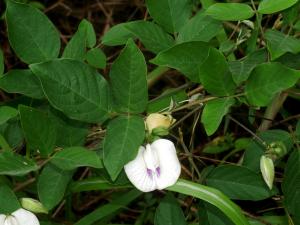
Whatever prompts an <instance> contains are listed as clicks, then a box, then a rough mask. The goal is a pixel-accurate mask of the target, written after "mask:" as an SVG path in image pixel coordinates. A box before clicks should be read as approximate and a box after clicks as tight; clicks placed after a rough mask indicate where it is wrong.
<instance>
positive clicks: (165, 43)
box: [102, 20, 174, 53]
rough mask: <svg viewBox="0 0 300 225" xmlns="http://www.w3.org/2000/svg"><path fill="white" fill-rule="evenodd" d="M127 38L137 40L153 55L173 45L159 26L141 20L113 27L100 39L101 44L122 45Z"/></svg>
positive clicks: (171, 40)
mask: <svg viewBox="0 0 300 225" xmlns="http://www.w3.org/2000/svg"><path fill="white" fill-rule="evenodd" d="M129 38H138V39H139V40H140V41H141V42H142V43H143V45H144V46H145V47H146V49H148V50H149V51H152V52H153V53H158V52H160V51H162V50H165V49H167V48H169V47H171V46H172V45H174V39H173V38H172V37H171V36H170V35H169V34H168V33H166V32H165V31H164V30H163V29H162V28H161V27H160V26H158V25H156V24H155V23H153V22H149V21H143V20H140V21H139V20H137V21H132V22H128V23H121V24H118V25H116V26H113V27H112V28H111V29H110V30H109V31H108V32H106V33H105V34H104V36H103V37H102V44H104V45H108V46H115V45H123V44H126V43H127V41H128V39H129Z"/></svg>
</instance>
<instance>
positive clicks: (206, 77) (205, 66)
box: [199, 48, 236, 96]
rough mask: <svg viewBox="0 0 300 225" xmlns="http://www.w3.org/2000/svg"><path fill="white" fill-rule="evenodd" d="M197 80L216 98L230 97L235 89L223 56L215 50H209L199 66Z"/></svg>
mask: <svg viewBox="0 0 300 225" xmlns="http://www.w3.org/2000/svg"><path fill="white" fill-rule="evenodd" d="M199 79H200V81H201V83H202V84H203V86H204V88H205V89H206V90H207V91H208V92H209V93H211V94H213V95H216V96H228V95H232V94H234V92H235V89H236V85H235V83H234V82H233V79H232V76H231V73H230V70H229V66H228V63H227V61H226V59H225V57H224V55H223V54H222V53H221V52H220V51H218V50H217V49H215V48H210V50H209V52H208V56H207V57H206V59H205V60H204V61H203V62H202V64H201V65H200V67H199Z"/></svg>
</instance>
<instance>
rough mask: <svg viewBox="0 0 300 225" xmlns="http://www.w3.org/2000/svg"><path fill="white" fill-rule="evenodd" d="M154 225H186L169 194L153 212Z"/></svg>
mask: <svg viewBox="0 0 300 225" xmlns="http://www.w3.org/2000/svg"><path fill="white" fill-rule="evenodd" d="M154 224H155V225H173V224H176V225H186V224H187V223H186V222H185V217H184V214H183V212H182V209H181V208H180V205H179V203H178V201H177V199H176V198H174V196H173V195H172V194H171V193H168V194H167V195H166V197H164V198H163V200H162V201H161V202H160V204H159V206H158V207H157V209H156V211H155V219H154Z"/></svg>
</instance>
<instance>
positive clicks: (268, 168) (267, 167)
mask: <svg viewBox="0 0 300 225" xmlns="http://www.w3.org/2000/svg"><path fill="white" fill-rule="evenodd" d="M260 171H261V173H262V176H263V178H264V181H265V182H266V184H267V185H268V187H269V188H270V190H271V189H272V187H273V182H274V175H275V169H274V163H273V160H272V159H271V158H269V157H268V156H265V155H262V156H261V158H260Z"/></svg>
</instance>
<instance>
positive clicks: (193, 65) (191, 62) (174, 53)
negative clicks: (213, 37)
mask: <svg viewBox="0 0 300 225" xmlns="http://www.w3.org/2000/svg"><path fill="white" fill-rule="evenodd" d="M209 49H210V48H209V46H208V44H207V43H206V42H200V41H191V42H185V43H182V44H178V45H175V46H174V47H172V48H170V49H167V50H165V51H163V52H160V53H159V54H158V55H157V56H156V57H155V58H154V59H152V60H151V63H154V64H156V65H159V66H167V67H170V68H174V69H176V70H178V71H180V72H181V73H183V74H184V75H185V76H186V77H188V78H189V79H190V80H191V81H194V82H200V80H199V76H198V73H199V66H200V65H201V63H203V62H204V61H205V59H206V58H207V56H208V53H209Z"/></svg>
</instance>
